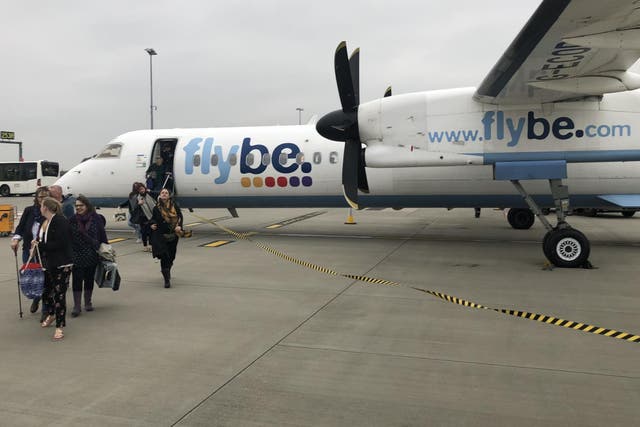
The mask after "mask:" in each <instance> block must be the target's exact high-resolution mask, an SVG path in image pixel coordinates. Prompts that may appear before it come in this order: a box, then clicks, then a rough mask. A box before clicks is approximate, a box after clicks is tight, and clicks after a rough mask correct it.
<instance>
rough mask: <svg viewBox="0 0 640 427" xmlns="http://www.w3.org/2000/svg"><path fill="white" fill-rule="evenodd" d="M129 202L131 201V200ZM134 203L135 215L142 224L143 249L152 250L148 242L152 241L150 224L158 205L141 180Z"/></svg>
mask: <svg viewBox="0 0 640 427" xmlns="http://www.w3.org/2000/svg"><path fill="white" fill-rule="evenodd" d="M129 203H131V201H130V202H129ZM133 203H135V209H134V217H135V218H136V219H137V221H138V224H139V225H140V235H141V237H142V246H143V250H144V251H146V252H151V247H150V246H148V245H147V244H150V243H151V242H149V235H150V234H151V228H150V226H151V219H152V218H153V208H154V207H155V206H156V202H155V200H153V197H152V196H151V194H150V193H149V191H148V190H147V187H146V186H145V185H144V184H143V183H141V182H138V190H137V194H136V195H135V199H133Z"/></svg>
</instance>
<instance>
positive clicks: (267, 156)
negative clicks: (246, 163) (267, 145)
mask: <svg viewBox="0 0 640 427" xmlns="http://www.w3.org/2000/svg"><path fill="white" fill-rule="evenodd" d="M269 163H271V154H269V153H264V154H263V155H262V164H263V165H264V166H268V165H269Z"/></svg>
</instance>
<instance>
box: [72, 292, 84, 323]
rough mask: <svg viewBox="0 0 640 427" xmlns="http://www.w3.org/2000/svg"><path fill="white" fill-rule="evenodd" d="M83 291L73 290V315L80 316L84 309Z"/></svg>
mask: <svg viewBox="0 0 640 427" xmlns="http://www.w3.org/2000/svg"><path fill="white" fill-rule="evenodd" d="M81 306H82V291H73V310H71V317H78V316H80V312H81V311H82V309H81V308H80V307H81Z"/></svg>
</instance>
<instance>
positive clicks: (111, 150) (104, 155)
mask: <svg viewBox="0 0 640 427" xmlns="http://www.w3.org/2000/svg"><path fill="white" fill-rule="evenodd" d="M121 151H122V144H108V145H107V146H106V147H104V149H103V150H102V151H101V152H100V154H98V155H97V156H96V159H115V158H118V157H120V152H121Z"/></svg>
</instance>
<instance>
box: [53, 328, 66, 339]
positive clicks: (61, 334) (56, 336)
mask: <svg viewBox="0 0 640 427" xmlns="http://www.w3.org/2000/svg"><path fill="white" fill-rule="evenodd" d="M62 338H64V332H62V329H60V328H56V332H55V333H54V334H53V340H54V341H60V340H61V339H62Z"/></svg>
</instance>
